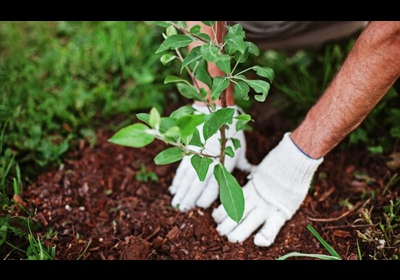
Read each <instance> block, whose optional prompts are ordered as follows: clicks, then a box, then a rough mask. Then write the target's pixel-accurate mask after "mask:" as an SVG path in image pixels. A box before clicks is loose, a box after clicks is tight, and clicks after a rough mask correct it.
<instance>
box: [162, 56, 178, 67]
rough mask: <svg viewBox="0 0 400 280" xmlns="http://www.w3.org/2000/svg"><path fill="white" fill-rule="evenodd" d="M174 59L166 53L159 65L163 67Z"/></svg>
mask: <svg viewBox="0 0 400 280" xmlns="http://www.w3.org/2000/svg"><path fill="white" fill-rule="evenodd" d="M175 58H177V56H176V55H172V54H169V53H166V54H164V55H162V56H161V58H160V61H161V63H162V64H163V65H167V64H168V63H169V62H171V61H172V60H174V59H175Z"/></svg>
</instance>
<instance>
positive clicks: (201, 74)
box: [194, 59, 213, 88]
mask: <svg viewBox="0 0 400 280" xmlns="http://www.w3.org/2000/svg"><path fill="white" fill-rule="evenodd" d="M194 76H195V78H196V79H198V80H199V81H202V82H203V83H205V84H206V85H207V86H208V88H211V87H212V82H213V80H212V78H211V76H210V74H209V73H208V69H207V61H206V60H204V59H203V60H202V61H200V62H199V63H198V64H197V68H196V71H195V72H194Z"/></svg>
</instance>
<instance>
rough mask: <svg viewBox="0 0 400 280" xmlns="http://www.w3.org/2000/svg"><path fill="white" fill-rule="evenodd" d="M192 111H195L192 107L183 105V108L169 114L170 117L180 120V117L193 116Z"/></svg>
mask: <svg viewBox="0 0 400 280" xmlns="http://www.w3.org/2000/svg"><path fill="white" fill-rule="evenodd" d="M194 111H196V109H195V108H193V106H191V105H185V106H182V107H179V108H178V109H176V110H175V111H173V112H172V113H171V115H170V117H171V118H175V119H177V118H180V117H182V116H187V115H191V114H193V112H194Z"/></svg>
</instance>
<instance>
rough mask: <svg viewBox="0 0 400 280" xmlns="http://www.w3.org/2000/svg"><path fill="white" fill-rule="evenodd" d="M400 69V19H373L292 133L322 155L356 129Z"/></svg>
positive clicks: (313, 154)
mask: <svg viewBox="0 0 400 280" xmlns="http://www.w3.org/2000/svg"><path fill="white" fill-rule="evenodd" d="M399 75H400V21H376V22H370V23H369V24H368V25H367V27H366V28H365V30H364V31H363V32H362V33H361V35H360V36H359V38H358V39H357V41H356V43H355V44H354V47H353V49H352V50H351V52H350V53H349V55H348V57H347V59H346V60H345V62H344V64H343V65H342V67H341V69H340V70H339V72H338V73H337V74H336V76H335V77H334V79H333V80H332V82H331V84H330V85H329V87H328V88H327V90H326V91H325V93H324V94H323V95H322V97H321V98H320V99H319V100H318V102H317V103H316V104H315V105H314V106H313V107H312V108H311V109H310V110H309V112H308V113H307V115H306V117H305V119H304V121H303V122H302V123H301V124H300V126H299V127H298V128H296V129H295V130H294V131H293V132H292V133H291V135H290V137H291V139H292V140H293V142H294V143H295V144H296V145H297V146H298V147H299V148H300V149H301V150H302V151H303V152H304V153H306V154H307V155H308V156H310V157H311V158H321V157H323V156H325V155H326V154H327V153H328V152H330V151H331V150H332V149H333V148H334V147H335V146H336V145H337V144H338V143H339V142H340V141H341V140H342V139H343V138H344V137H345V136H346V135H348V134H349V133H350V132H351V131H352V130H354V129H355V128H356V127H357V126H358V125H359V124H360V123H361V122H362V121H363V120H364V119H365V117H366V116H367V115H368V113H369V112H370V111H371V110H372V109H373V108H374V107H375V105H376V104H377V103H378V102H379V101H380V100H381V99H382V97H383V96H384V95H385V94H386V93H387V91H388V90H389V89H390V87H391V86H392V85H393V84H394V82H395V81H396V80H397V79H398V77H399Z"/></svg>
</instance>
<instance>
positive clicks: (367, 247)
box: [21, 104, 400, 260]
mask: <svg viewBox="0 0 400 280" xmlns="http://www.w3.org/2000/svg"><path fill="white" fill-rule="evenodd" d="M264 105H265V104H260V105H255V107H254V108H253V109H254V111H252V112H251V113H250V114H251V115H252V116H253V117H254V118H255V124H254V130H253V131H251V132H246V137H247V142H248V143H250V144H248V150H247V155H248V159H249V161H250V162H252V163H254V164H257V163H259V162H260V161H261V160H262V159H263V158H264V156H265V155H266V154H267V153H268V152H269V150H270V149H272V148H273V147H274V146H275V145H276V144H277V143H278V142H279V141H280V139H281V138H282V136H283V133H284V132H286V131H288V130H290V129H292V128H293V124H289V123H288V120H286V118H285V114H284V113H282V112H274V111H273V110H270V111H268V110H267V111H266V110H265V107H263V106H264ZM175 106H176V105H175ZM171 110H172V108H171ZM114 133H115V131H111V130H107V129H105V128H104V129H99V130H98V141H97V143H96V144H95V145H94V146H93V147H90V146H89V145H88V144H87V143H84V142H82V143H81V145H80V146H79V149H77V150H75V151H72V152H70V153H69V154H68V157H67V158H66V159H65V160H64V162H63V165H62V166H60V168H56V169H53V170H50V171H48V172H45V173H43V174H40V175H39V177H38V180H37V181H36V182H35V183H33V184H32V185H31V186H29V187H27V188H26V190H25V192H24V193H23V194H22V196H21V197H22V199H23V200H24V201H25V202H26V204H25V206H26V207H27V208H29V209H33V210H34V211H35V213H36V216H35V219H36V220H38V221H39V222H40V223H41V224H42V225H43V226H44V228H54V230H55V231H56V232H57V236H56V238H55V239H54V240H53V242H54V243H53V244H51V245H55V246H56V259H57V260H77V259H82V260H274V259H276V258H278V257H281V256H283V255H285V254H288V253H291V252H301V253H309V254H325V255H329V253H328V252H327V251H326V250H325V248H324V247H323V246H322V245H321V243H320V242H319V241H318V240H317V239H316V238H315V237H314V235H313V234H312V233H311V232H310V231H309V230H308V229H307V225H311V226H312V227H314V228H315V229H316V231H317V232H318V233H319V234H320V235H321V236H322V238H323V239H324V240H325V241H326V242H327V243H328V244H330V245H331V246H332V247H333V248H334V249H335V250H336V251H337V252H338V254H339V255H340V256H341V258H342V259H344V260H357V259H360V257H359V255H358V251H359V252H360V254H361V258H362V259H363V260H370V259H389V258H392V257H393V256H394V255H399V247H398V245H396V244H388V243H385V244H384V245H383V246H382V245H381V244H380V240H383V239H385V238H384V236H383V234H382V231H381V230H380V229H379V223H383V224H385V220H384V213H385V210H384V207H385V206H388V205H389V204H390V200H393V201H397V196H398V192H399V190H400V185H399V183H398V182H397V183H396V184H395V185H392V186H390V188H387V189H386V191H384V190H385V187H386V186H387V184H388V182H389V180H390V178H392V177H393V176H394V175H395V174H396V172H398V171H399V170H398V169H397V170H393V169H390V168H389V167H388V166H387V162H386V161H387V158H386V157H384V156H382V155H380V156H371V155H368V153H367V151H366V149H365V148H362V147H357V146H352V147H349V149H347V150H343V149H342V148H339V147H337V148H336V149H335V150H333V151H332V152H331V153H330V154H329V155H327V156H326V157H325V160H324V162H323V163H322V165H321V166H320V168H319V169H318V172H317V174H316V176H315V180H314V184H313V187H312V188H311V190H310V192H309V194H308V196H307V197H306V199H305V201H304V202H303V204H302V206H301V208H300V209H299V211H298V212H297V213H296V214H295V215H294V217H293V218H292V219H291V220H290V221H288V222H287V223H286V224H285V225H284V227H283V228H282V229H281V231H280V233H279V235H278V236H277V238H276V240H275V243H274V244H272V246H270V247H268V248H265V247H257V246H255V245H254V244H253V240H252V237H250V238H249V239H247V240H246V241H245V242H243V243H242V244H234V243H230V242H229V241H227V239H226V238H224V237H221V236H219V235H218V233H217V231H216V230H215V227H216V224H215V222H214V221H213V219H212V217H211V212H212V208H214V207H216V206H217V205H218V202H215V203H214V205H213V207H212V208H210V209H206V210H204V209H200V208H196V209H194V210H192V211H189V212H187V213H181V212H179V211H177V210H176V209H174V208H172V207H171V206H170V203H171V198H172V197H171V195H170V194H169V192H168V187H169V186H170V184H171V181H172V179H173V177H174V174H175V170H176V168H177V166H178V163H176V164H171V165H165V166H157V165H155V164H154V162H153V158H154V156H155V155H156V154H157V153H158V152H160V151H161V150H162V149H163V148H165V145H164V143H162V142H159V141H155V142H153V143H152V144H151V145H149V146H147V147H145V148H141V149H134V148H128V147H122V146H117V145H114V144H111V143H108V142H107V139H109V138H110V137H111V136H112V135H113V134H114ZM143 165H144V166H145V167H146V170H147V173H151V172H154V173H155V174H156V175H157V176H158V180H151V178H149V180H148V181H145V180H138V179H137V178H136V175H137V174H139V173H140V172H141V171H142V169H141V168H142V166H143ZM233 174H234V175H235V176H236V178H237V179H238V181H239V183H240V184H241V185H244V184H245V183H246V176H247V174H245V173H243V172H240V171H238V170H234V172H233ZM357 174H364V176H359V175H357ZM344 202H346V203H347V204H346V203H344ZM366 213H370V216H371V217H372V218H373V220H372V221H371V223H368V222H367V220H366V218H365V216H366ZM396 230H398V229H396ZM45 233H46V230H44V229H43V232H42V234H43V235H44V234H45ZM395 233H396V232H395V231H393V232H392V234H390V236H393V235H394V234H395ZM397 233H398V232H397ZM392 241H393V240H392ZM49 245H50V244H49ZM396 246H397V247H396ZM358 247H359V248H358ZM294 259H309V258H305V257H302V258H299V257H297V258H294Z"/></svg>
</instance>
